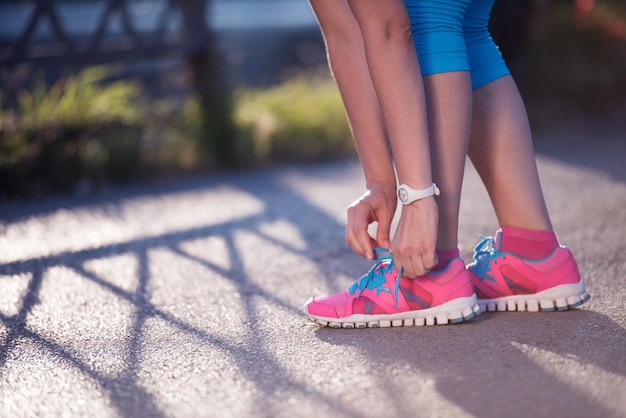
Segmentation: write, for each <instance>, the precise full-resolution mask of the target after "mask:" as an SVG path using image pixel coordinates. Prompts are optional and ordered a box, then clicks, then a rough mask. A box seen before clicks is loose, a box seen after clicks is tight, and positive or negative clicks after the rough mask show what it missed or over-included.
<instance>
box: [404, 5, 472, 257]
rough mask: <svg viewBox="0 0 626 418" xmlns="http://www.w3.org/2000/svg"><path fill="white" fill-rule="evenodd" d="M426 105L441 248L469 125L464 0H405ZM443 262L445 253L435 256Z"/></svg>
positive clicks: (453, 225)
mask: <svg viewBox="0 0 626 418" xmlns="http://www.w3.org/2000/svg"><path fill="white" fill-rule="evenodd" d="M405 5H406V7H407V11H408V13H409V17H410V19H411V25H412V31H413V37H414V41H415V47H416V50H417V55H418V57H419V61H420V66H421V69H422V74H423V75H424V78H423V79H424V88H425V91H426V103H427V109H428V129H429V131H428V133H429V138H430V144H431V159H432V167H433V180H434V181H435V183H437V185H439V187H440V189H441V195H440V196H439V198H438V199H437V200H438V204H439V234H438V240H437V248H438V250H439V252H440V253H444V252H446V251H445V250H448V251H449V250H456V249H457V247H458V221H459V206H460V198H461V186H462V183H463V172H464V167H465V158H466V155H467V144H468V141H469V133H470V127H471V113H472V91H471V85H470V74H469V71H468V70H469V64H468V62H467V54H466V51H465V41H464V38H463V19H464V15H465V12H466V9H467V7H468V5H469V1H458V0H451V1H448V2H436V1H423V0H405ZM439 258H440V259H441V260H440V261H442V263H440V264H443V263H445V258H446V257H442V256H441V254H440V256H439Z"/></svg>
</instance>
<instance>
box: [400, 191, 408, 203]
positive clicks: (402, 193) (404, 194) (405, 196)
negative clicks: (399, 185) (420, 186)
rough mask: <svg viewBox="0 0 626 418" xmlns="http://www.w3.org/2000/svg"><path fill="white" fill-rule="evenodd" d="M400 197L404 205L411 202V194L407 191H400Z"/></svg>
mask: <svg viewBox="0 0 626 418" xmlns="http://www.w3.org/2000/svg"><path fill="white" fill-rule="evenodd" d="M398 197H399V198H400V201H401V202H402V203H406V202H408V201H409V194H408V193H407V191H406V190H405V189H399V190H398Z"/></svg>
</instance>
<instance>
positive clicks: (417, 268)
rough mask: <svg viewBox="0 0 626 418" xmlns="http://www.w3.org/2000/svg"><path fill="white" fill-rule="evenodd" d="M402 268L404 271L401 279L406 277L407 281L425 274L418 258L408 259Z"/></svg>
mask: <svg viewBox="0 0 626 418" xmlns="http://www.w3.org/2000/svg"><path fill="white" fill-rule="evenodd" d="M403 267H404V270H403V272H402V277H406V278H408V279H414V278H416V277H419V276H423V275H424V274H426V270H425V269H424V265H423V263H422V259H421V258H420V257H410V258H409V259H408V260H406V261H404V264H403Z"/></svg>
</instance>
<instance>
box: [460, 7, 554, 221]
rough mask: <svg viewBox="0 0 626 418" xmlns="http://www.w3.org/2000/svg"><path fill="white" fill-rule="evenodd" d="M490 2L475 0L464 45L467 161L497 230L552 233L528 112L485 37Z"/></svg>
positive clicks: (466, 22)
mask: <svg viewBox="0 0 626 418" xmlns="http://www.w3.org/2000/svg"><path fill="white" fill-rule="evenodd" d="M493 2H494V0H473V1H472V3H471V5H470V8H469V10H468V13H467V16H466V19H465V23H464V31H465V39H466V47H467V54H468V60H469V63H470V69H471V74H472V85H473V88H474V93H473V100H474V112H473V117H472V133H471V139H470V144H469V156H470V159H471V160H472V163H473V164H474V166H475V167H476V170H477V171H478V173H479V175H480V177H481V179H482V180H483V182H484V183H485V186H486V187H487V191H488V193H489V196H490V198H491V201H492V204H493V207H494V209H495V212H496V216H497V217H498V222H499V224H500V225H501V226H512V227H519V228H526V229H532V230H550V229H552V225H551V223H550V218H549V216H548V210H547V209H546V204H545V200H544V197H543V194H542V191H541V184H540V182H539V175H538V173H537V166H536V163H535V154H534V150H533V144H532V137H531V132H530V126H529V123H528V117H527V115H526V109H525V107H524V103H523V101H522V98H521V96H520V94H519V91H518V90H517V86H516V85H515V82H514V81H513V78H512V77H511V76H510V74H509V71H508V69H507V67H506V65H505V63H504V60H503V59H502V56H501V54H500V51H499V50H498V48H497V46H496V45H495V44H494V42H493V40H492V39H491V36H490V35H489V31H488V26H487V25H488V20H489V15H490V12H491V8H492V6H493Z"/></svg>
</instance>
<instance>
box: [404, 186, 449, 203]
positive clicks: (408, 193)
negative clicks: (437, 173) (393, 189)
mask: <svg viewBox="0 0 626 418" xmlns="http://www.w3.org/2000/svg"><path fill="white" fill-rule="evenodd" d="M430 196H439V188H438V187H437V185H436V184H435V183H433V185H432V186H430V187H428V188H426V189H423V190H415V189H413V188H411V187H409V186H407V185H406V184H401V185H400V186H399V187H398V199H400V202H402V204H403V205H410V204H411V203H413V202H415V201H416V200H420V199H424V198H427V197H430Z"/></svg>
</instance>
